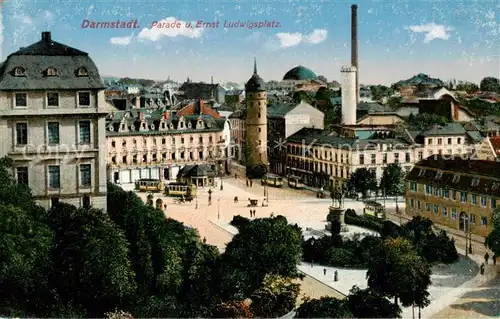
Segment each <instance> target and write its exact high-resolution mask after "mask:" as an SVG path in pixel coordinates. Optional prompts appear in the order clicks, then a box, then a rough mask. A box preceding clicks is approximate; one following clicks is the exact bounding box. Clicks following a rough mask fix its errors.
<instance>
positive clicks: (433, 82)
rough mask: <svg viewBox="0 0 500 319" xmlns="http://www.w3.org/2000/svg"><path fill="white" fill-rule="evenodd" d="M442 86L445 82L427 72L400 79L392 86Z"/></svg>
mask: <svg viewBox="0 0 500 319" xmlns="http://www.w3.org/2000/svg"><path fill="white" fill-rule="evenodd" d="M422 85H423V86H444V85H445V83H444V82H443V81H441V80H440V79H437V78H436V79H435V78H431V77H430V76H428V75H427V74H423V73H419V74H417V75H415V76H413V77H411V78H409V79H407V80H401V81H398V82H396V83H394V84H392V85H391V86H392V87H404V86H422Z"/></svg>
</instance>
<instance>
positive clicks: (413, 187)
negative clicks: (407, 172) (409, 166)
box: [410, 182, 417, 192]
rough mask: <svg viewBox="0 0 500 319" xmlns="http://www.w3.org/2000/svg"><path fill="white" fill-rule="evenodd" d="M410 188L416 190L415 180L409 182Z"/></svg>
mask: <svg viewBox="0 0 500 319" xmlns="http://www.w3.org/2000/svg"><path fill="white" fill-rule="evenodd" d="M410 190H411V191H412V192H416V191H417V183H416V182H410Z"/></svg>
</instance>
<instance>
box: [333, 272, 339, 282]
mask: <svg viewBox="0 0 500 319" xmlns="http://www.w3.org/2000/svg"><path fill="white" fill-rule="evenodd" d="M333 280H334V281H339V272H338V271H336V270H335V272H334V273H333Z"/></svg>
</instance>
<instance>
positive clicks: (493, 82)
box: [479, 76, 500, 93]
mask: <svg viewBox="0 0 500 319" xmlns="http://www.w3.org/2000/svg"><path fill="white" fill-rule="evenodd" d="M479 87H480V88H481V91H486V92H496V93H500V80H499V79H498V78H494V77H491V76H489V77H485V78H483V79H482V80H481V83H479Z"/></svg>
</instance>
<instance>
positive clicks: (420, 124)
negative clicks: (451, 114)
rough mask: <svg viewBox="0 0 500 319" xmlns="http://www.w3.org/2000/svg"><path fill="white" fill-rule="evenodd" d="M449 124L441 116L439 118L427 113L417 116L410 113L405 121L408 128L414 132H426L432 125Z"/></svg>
mask: <svg viewBox="0 0 500 319" xmlns="http://www.w3.org/2000/svg"><path fill="white" fill-rule="evenodd" d="M449 122H450V121H449V120H448V119H447V118H445V117H443V116H439V115H436V114H428V113H422V114H417V115H414V114H413V113H412V114H410V116H409V117H408V120H407V121H406V123H407V126H408V128H409V129H411V130H415V131H423V130H426V129H428V128H429V127H430V126H431V125H433V124H438V125H446V123H449Z"/></svg>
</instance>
